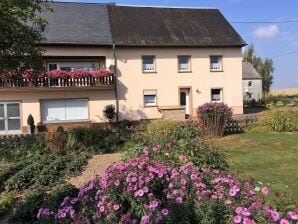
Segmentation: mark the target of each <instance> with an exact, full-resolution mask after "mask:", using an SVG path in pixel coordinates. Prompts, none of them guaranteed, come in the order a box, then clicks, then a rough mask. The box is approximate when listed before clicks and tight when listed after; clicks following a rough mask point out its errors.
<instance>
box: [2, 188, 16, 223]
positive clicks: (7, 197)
mask: <svg viewBox="0 0 298 224" xmlns="http://www.w3.org/2000/svg"><path fill="white" fill-rule="evenodd" d="M13 202H14V196H13V194H12V193H10V192H9V193H4V194H2V195H0V217H1V216H3V215H5V214H6V213H7V212H8V211H9V210H10V209H11V208H12V204H13Z"/></svg>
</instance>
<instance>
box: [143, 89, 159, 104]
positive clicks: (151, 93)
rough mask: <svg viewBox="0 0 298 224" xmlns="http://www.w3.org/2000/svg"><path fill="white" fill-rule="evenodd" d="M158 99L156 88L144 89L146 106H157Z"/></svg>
mask: <svg viewBox="0 0 298 224" xmlns="http://www.w3.org/2000/svg"><path fill="white" fill-rule="evenodd" d="M156 105H157V99H156V90H144V106H145V107H150V106H156Z"/></svg>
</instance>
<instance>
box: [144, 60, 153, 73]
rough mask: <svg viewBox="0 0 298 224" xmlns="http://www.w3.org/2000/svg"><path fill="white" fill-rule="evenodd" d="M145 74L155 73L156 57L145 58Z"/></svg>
mask: <svg viewBox="0 0 298 224" xmlns="http://www.w3.org/2000/svg"><path fill="white" fill-rule="evenodd" d="M143 72H155V57H154V56H143Z"/></svg>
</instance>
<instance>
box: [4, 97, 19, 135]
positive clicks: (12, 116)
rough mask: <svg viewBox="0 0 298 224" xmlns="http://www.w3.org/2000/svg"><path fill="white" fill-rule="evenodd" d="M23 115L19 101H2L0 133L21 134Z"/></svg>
mask: <svg viewBox="0 0 298 224" xmlns="http://www.w3.org/2000/svg"><path fill="white" fill-rule="evenodd" d="M20 133H21V117H20V103H19V102H0V134H2V135H8V134H20Z"/></svg>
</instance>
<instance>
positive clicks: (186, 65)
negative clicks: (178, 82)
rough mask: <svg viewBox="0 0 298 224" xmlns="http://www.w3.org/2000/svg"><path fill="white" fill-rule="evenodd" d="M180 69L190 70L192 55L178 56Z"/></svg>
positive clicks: (183, 70)
mask: <svg viewBox="0 0 298 224" xmlns="http://www.w3.org/2000/svg"><path fill="white" fill-rule="evenodd" d="M178 70H179V72H189V71H190V70H191V69H190V56H178Z"/></svg>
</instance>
